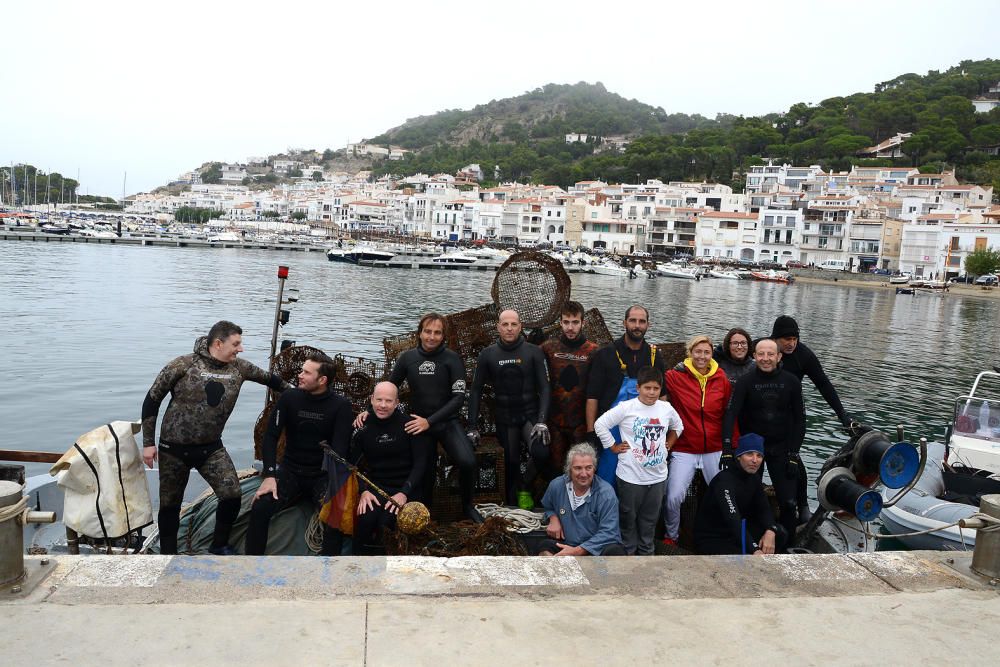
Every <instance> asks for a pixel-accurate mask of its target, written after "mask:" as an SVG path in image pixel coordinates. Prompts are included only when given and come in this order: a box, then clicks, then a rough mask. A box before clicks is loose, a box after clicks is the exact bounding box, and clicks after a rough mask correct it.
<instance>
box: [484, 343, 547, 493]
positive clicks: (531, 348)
mask: <svg viewBox="0 0 1000 667" xmlns="http://www.w3.org/2000/svg"><path fill="white" fill-rule="evenodd" d="M486 384H489V385H491V386H492V387H493V392H494V395H495V397H496V402H495V412H496V415H495V416H496V427H497V440H499V441H500V446H501V447H503V451H504V473H505V478H504V486H505V487H506V488H505V493H506V499H507V502H508V503H513V502H514V500H515V493H516V491H517V490H518V487H520V486H522V479H521V443H522V442H524V443H526V444H528V445H529V452H530V453H531V457H532V459H535V461H534V465H535V469H536V470H542V469H544V467H545V465H546V461H547V459H548V455H549V453H548V448H543V447H540V446H531V445H532V443H531V442H530V433H531V429H532V428H533V427H534V426H535V424H538V423H544V422H545V420H546V418H547V417H548V409H549V401H550V397H551V394H552V390H551V387H550V385H549V374H548V370H547V368H546V365H545V355H544V354H543V353H542V350H541V348H539V347H538V346H537V345H532V344H531V343H528V342H526V341H525V340H524V337H523V336H519V337H518V339H517V340H516V341H514V343H512V344H510V345H508V344H506V343H504V342H503V341H499V342H497V343H495V344H493V345H490V346H489V347H487V348H486V349H485V350H483V351H482V352H480V353H479V359H478V360H477V362H476V375H475V378H474V379H473V381H472V391H471V392H470V394H469V425H470V428H476V427H477V424H478V421H479V403H480V399H481V398H482V393H483V386H484V385H486Z"/></svg>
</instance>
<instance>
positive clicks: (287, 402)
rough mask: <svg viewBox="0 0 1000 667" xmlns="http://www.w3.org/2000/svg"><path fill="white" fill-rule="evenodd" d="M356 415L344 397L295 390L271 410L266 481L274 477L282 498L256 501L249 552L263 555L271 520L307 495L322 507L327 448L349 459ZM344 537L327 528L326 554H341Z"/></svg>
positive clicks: (266, 437)
mask: <svg viewBox="0 0 1000 667" xmlns="http://www.w3.org/2000/svg"><path fill="white" fill-rule="evenodd" d="M353 419H354V412H353V410H352V409H351V403H350V401H348V400H347V399H346V398H344V397H343V396H340V395H338V394H335V393H334V392H332V391H327V392H325V393H323V394H320V395H316V394H310V393H308V392H305V391H302V390H301V389H290V390H288V391H286V392H284V393H283V394H282V395H281V396H280V397H279V398H278V402H277V403H276V404H275V406H274V409H273V410H272V411H271V417H270V419H269V420H268V423H267V431H266V432H265V434H264V442H263V445H262V447H261V450H262V451H261V459H262V460H263V463H264V468H263V470H262V471H261V477H274V478H275V479H276V481H277V484H278V499H277V500H275V499H274V496H272V495H271V494H266V495H263V496H261V497H260V498H257V499H256V500H255V501H254V504H253V507H252V508H251V510H250V524H249V526H248V527H247V536H246V547H245V549H244V551H245V552H246V553H247V554H251V555H259V554H263V553H264V550H265V548H266V547H267V534H268V528H269V526H270V521H271V517H272V516H274V515H275V514H276V513H278V512H280V511H281V510H283V509H285V508H286V507H290V506H291V505H293V504H294V503H296V502H297V501H298V500H299V498H301V497H302V496H306V497H308V498H309V499H310V500H312V502H313V504H315V505H316V506H317V509H318V508H319V507H322V505H323V502H324V501H325V499H326V498H325V496H326V489H327V482H328V475H327V472H326V471H325V470H323V458H324V456H323V446H322V445H323V444H326V445H329V446H330V447H331V448H332V449H333V450H334V451H335V452H337V453H338V454H340V455H341V456H347V453H348V449H349V447H350V439H351V430H352V428H351V421H352V420H353ZM282 431H284V433H285V452H284V456H283V458H282V460H281V463H280V465H279V464H278V462H277V456H278V439H279V438H280V437H281V433H282ZM339 543H340V535H334V534H333V531H332V530H331V529H330V528H329V526H326V525H324V526H323V550H322V554H323V555H324V556H338V555H340V550H339V548H338V547H339Z"/></svg>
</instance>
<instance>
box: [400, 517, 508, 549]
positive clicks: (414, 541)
mask: <svg viewBox="0 0 1000 667" xmlns="http://www.w3.org/2000/svg"><path fill="white" fill-rule="evenodd" d="M512 526H513V524H512V523H511V522H509V521H507V519H504V518H503V517H499V516H491V517H487V518H486V519H485V520H484V521H483V523H481V524H475V523H472V522H471V521H462V522H459V523H452V524H448V525H438V524H437V523H434V522H433V521H432V522H431V523H430V525H429V526H427V528H426V529H425V530H424V531H423V532H421V533H419V534H417V535H407V534H405V533H403V532H402V531H386V533H385V551H386V554H387V555H389V556H444V557H453V556H527V555H528V551H527V549H525V547H524V542H522V541H521V539H520V538H519V537H518V536H517V535H516V534H515V533H512V532H510V531H509V528H511V527H512Z"/></svg>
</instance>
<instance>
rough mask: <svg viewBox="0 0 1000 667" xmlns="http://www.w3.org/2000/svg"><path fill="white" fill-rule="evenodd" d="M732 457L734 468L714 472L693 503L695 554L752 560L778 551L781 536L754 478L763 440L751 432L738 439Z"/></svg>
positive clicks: (761, 454)
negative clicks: (695, 512)
mask: <svg viewBox="0 0 1000 667" xmlns="http://www.w3.org/2000/svg"><path fill="white" fill-rule="evenodd" d="M735 458H736V465H733V466H730V467H728V468H726V469H725V470H722V471H720V472H719V474H717V475H716V476H715V477H714V478H713V479H712V483H711V484H709V485H708V492H707V493H706V494H705V497H704V498H702V500H701V502H699V503H698V515H697V518H696V520H695V525H694V546H695V551H696V552H697V553H699V554H705V555H715V554H752V555H754V556H763V555H767V554H773V553H775V552H777V551H781V550H782V549H783V547H784V542H785V535H786V532H785V530H784V529H783V528H782V527H781V526H779V525H778V524H777V523H775V521H774V513H773V512H772V511H771V505H770V503H769V502H768V500H767V496H766V495H765V494H764V486H763V483H762V482H761V479H760V475H758V474H757V471H758V470H760V467H761V465H763V463H764V438H763V437H761V436H759V435H757V434H756V433H747V434H745V435H742V436H740V439H739V441H738V443H737V446H736V451H735Z"/></svg>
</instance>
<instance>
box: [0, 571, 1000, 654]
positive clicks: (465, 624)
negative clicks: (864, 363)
mask: <svg viewBox="0 0 1000 667" xmlns="http://www.w3.org/2000/svg"><path fill="white" fill-rule="evenodd" d="M42 558H43V557H28V558H27V559H26V565H27V567H28V568H29V570H30V569H31V568H42V567H51V566H52V564H53V563H51V562H49V563H47V564H46V565H44V566H43V565H42V560H41V559H42ZM44 558H48V559H51V560H54V561H55V566H56V567H55V569H54V571H53V572H52V573H51V574H49V575H48V576H47V577H46V578H44V579H43V580H42V581H41V583H40V584H39V585H38V586H37V587H35V588H34V590H32V591H30V592H26V593H24V594H21V595H19V596H8V597H7V598H4V599H0V605H2V607H3V609H2V614H3V617H4V619H5V622H6V627H7V628H8V632H7V633H6V636H5V637H4V642H3V648H2V649H0V652H2V653H0V654H2V656H3V658H4V663H5V664H11V665H14V664H32V665H45V664H54V663H64V662H76V663H82V664H118V663H121V662H124V661H126V660H128V661H130V662H132V661H135V662H137V663H138V664H143V665H178V664H188V665H190V664H213V665H215V664H239V665H258V664H259V665H303V664H306V665H312V664H337V665H341V664H346V665H435V666H436V667H441V666H443V665H465V664H475V665H536V664H539V665H540V664H546V665H551V664H575V663H591V664H592V663H595V662H596V663H599V664H612V665H619V664H628V665H639V664H646V665H653V664H719V663H721V664H739V665H743V664H795V665H799V664H804V665H812V664H834V663H836V664H851V665H869V664H870V665H885V664H887V663H888V664H892V663H906V664H953V663H967V664H991V663H993V662H996V661H997V660H998V659H1000V643H998V642H997V641H996V639H995V637H994V636H993V634H992V633H993V631H994V629H995V628H996V627H998V624H1000V592H998V590H997V587H996V586H995V585H991V583H990V582H989V581H986V580H984V579H982V578H979V577H976V576H974V575H972V574H971V572H970V571H969V569H968V565H969V562H970V561H971V555H970V554H951V553H947V552H886V553H876V554H854V555H807V556H771V557H766V558H754V557H699V556H690V557H652V558H547V559H546V558H453V559H439V558H420V557H406V558H286V557H264V558H255V557H228V558H222V557H211V556H198V557H188V556H59V557H44ZM995 583H996V582H994V584H995Z"/></svg>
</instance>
